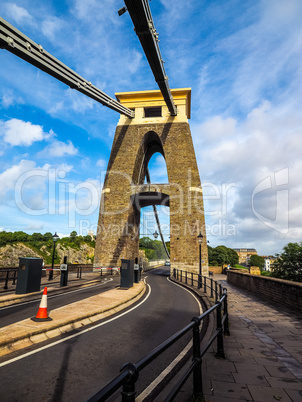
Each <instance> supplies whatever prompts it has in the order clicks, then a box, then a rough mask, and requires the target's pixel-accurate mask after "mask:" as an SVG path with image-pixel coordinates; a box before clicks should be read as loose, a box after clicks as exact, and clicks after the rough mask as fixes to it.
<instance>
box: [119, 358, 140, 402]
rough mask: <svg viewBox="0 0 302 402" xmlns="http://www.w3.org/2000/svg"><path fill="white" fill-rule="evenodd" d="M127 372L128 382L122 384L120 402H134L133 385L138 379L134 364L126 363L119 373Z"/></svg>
mask: <svg viewBox="0 0 302 402" xmlns="http://www.w3.org/2000/svg"><path fill="white" fill-rule="evenodd" d="M123 370H127V371H128V374H129V378H128V380H127V381H126V382H125V383H124V385H123V389H122V402H135V395H136V391H135V383H136V381H137V379H138V370H137V367H136V365H135V364H132V363H126V364H125V365H124V366H123V367H122V368H121V371H123Z"/></svg>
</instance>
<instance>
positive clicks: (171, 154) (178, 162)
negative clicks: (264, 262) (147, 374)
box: [94, 88, 208, 275]
mask: <svg viewBox="0 0 302 402" xmlns="http://www.w3.org/2000/svg"><path fill="white" fill-rule="evenodd" d="M171 93H172V96H173V100H174V103H175V105H176V107H177V116H175V117H172V116H171V115H170V113H169V111H168V108H167V106H166V104H165V102H164V99H163V97H162V94H161V92H160V91H158V90H154V91H139V92H124V93H117V94H116V98H117V99H118V101H119V102H121V103H122V104H123V105H125V106H126V107H128V108H130V109H134V110H135V117H134V118H133V119H130V118H127V117H126V116H124V115H121V117H120V120H119V122H118V125H117V128H116V132H115V137H114V141H113V145H112V150H111V155H110V159H109V163H108V168H107V174H106V177H105V181H104V187H103V191H102V198H101V206H100V215H99V222H98V231H97V238H96V247H95V258H94V267H95V269H97V268H101V267H120V265H121V258H126V259H135V258H136V257H138V250H139V248H138V241H139V225H140V208H141V207H144V206H147V205H152V204H157V205H160V204H162V205H167V206H169V207H170V258H171V269H173V268H178V269H183V270H187V271H190V272H195V273H198V272H199V244H198V239H197V236H198V234H199V232H200V231H201V233H202V234H203V236H204V238H203V244H202V271H203V274H205V275H207V274H208V253H207V240H206V233H205V220H204V208H203V197H202V189H201V183H200V178H199V173H198V168H197V163H196V158H195V152H194V148H193V143H192V137H191V132H190V126H189V123H188V119H189V118H190V106H191V105H190V102H191V89H190V88H185V89H174V90H173V89H172V90H171ZM155 152H159V153H161V154H162V155H163V157H164V159H165V161H166V165H167V172H168V179H169V184H166V185H165V184H158V185H157V184H156V183H154V184H153V183H152V184H151V185H149V184H144V179H145V176H146V170H147V166H148V162H149V160H150V158H151V157H152V155H153V154H154V153H155Z"/></svg>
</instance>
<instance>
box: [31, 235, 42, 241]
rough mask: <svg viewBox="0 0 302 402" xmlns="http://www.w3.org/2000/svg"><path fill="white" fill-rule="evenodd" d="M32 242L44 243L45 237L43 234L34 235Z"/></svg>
mask: <svg viewBox="0 0 302 402" xmlns="http://www.w3.org/2000/svg"><path fill="white" fill-rule="evenodd" d="M30 240H31V241H43V235H42V234H41V233H33V234H32V235H31V236H30Z"/></svg>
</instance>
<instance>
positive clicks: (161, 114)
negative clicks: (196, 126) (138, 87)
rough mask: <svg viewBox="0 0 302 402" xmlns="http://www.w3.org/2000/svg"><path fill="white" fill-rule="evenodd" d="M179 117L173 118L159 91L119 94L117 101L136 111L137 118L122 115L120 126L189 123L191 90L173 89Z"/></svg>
mask: <svg viewBox="0 0 302 402" xmlns="http://www.w3.org/2000/svg"><path fill="white" fill-rule="evenodd" d="M171 93H172V96H173V100H174V103H175V105H176V107H177V116H171V115H170V112H169V110H168V108H167V106H166V103H165V101H164V98H163V96H162V94H161V92H160V91H159V90H150V91H135V92H118V93H116V94H115V96H116V99H117V100H118V101H119V102H120V103H121V104H122V105H124V106H126V107H128V108H129V109H134V110H135V117H134V118H133V119H130V118H128V117H126V116H124V115H121V117H120V120H119V122H118V124H119V125H124V124H126V125H127V124H145V123H148V124H149V123H166V122H172V121H173V122H184V121H185V122H187V121H188V119H190V117H191V88H179V89H171Z"/></svg>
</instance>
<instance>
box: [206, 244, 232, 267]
mask: <svg viewBox="0 0 302 402" xmlns="http://www.w3.org/2000/svg"><path fill="white" fill-rule="evenodd" d="M208 258H209V264H210V265H224V264H230V265H231V266H234V265H235V264H238V261H239V257H238V254H237V253H236V251H234V250H233V249H231V248H228V247H226V246H217V247H214V248H213V247H211V246H208Z"/></svg>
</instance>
